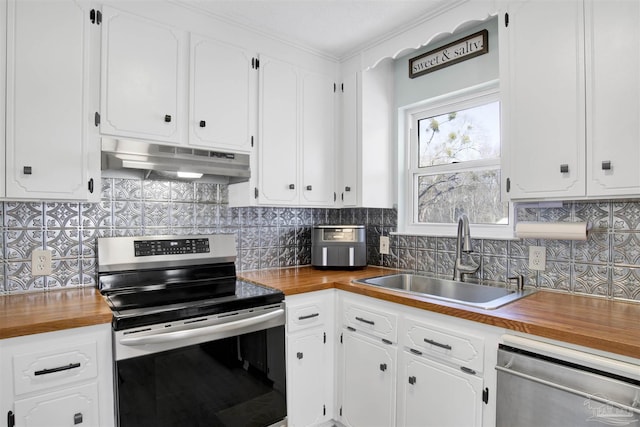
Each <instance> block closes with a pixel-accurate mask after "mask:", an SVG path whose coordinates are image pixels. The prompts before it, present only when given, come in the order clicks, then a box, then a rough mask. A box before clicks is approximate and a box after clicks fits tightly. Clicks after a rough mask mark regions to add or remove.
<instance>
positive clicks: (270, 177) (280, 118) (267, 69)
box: [258, 55, 299, 205]
mask: <svg viewBox="0 0 640 427" xmlns="http://www.w3.org/2000/svg"><path fill="white" fill-rule="evenodd" d="M259 95H260V98H259V130H258V134H259V139H258V156H259V161H258V163H259V165H258V173H259V179H258V181H259V182H258V188H259V195H258V200H259V201H260V203H264V204H274V205H287V204H289V205H291V204H294V205H295V204H297V202H298V191H299V189H298V145H297V143H298V71H297V69H296V68H295V67H294V66H292V65H290V64H287V63H285V62H281V61H278V60H275V59H273V58H269V57H265V56H263V55H261V57H260V93H259Z"/></svg>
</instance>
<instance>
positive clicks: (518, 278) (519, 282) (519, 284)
mask: <svg viewBox="0 0 640 427" xmlns="http://www.w3.org/2000/svg"><path fill="white" fill-rule="evenodd" d="M507 280H508V281H509V282H512V281H514V280H515V282H516V290H517V291H523V290H524V276H523V275H522V274H517V275H515V276H513V277H509V278H508V279H507Z"/></svg>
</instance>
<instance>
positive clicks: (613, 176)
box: [585, 0, 640, 196]
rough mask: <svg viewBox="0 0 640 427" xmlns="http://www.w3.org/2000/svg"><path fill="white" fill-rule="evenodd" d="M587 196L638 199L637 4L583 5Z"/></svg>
mask: <svg viewBox="0 0 640 427" xmlns="http://www.w3.org/2000/svg"><path fill="white" fill-rule="evenodd" d="M585 23H586V28H585V30H586V77H587V79H586V81H587V92H586V94H587V121H586V123H587V194H588V195H589V196H619V195H638V194H640V168H638V163H639V162H640V144H638V141H640V2H637V1H626V0H613V1H607V2H602V1H594V0H589V1H587V2H586V3H585Z"/></svg>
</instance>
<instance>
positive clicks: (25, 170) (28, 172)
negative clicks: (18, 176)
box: [22, 166, 32, 175]
mask: <svg viewBox="0 0 640 427" xmlns="http://www.w3.org/2000/svg"><path fill="white" fill-rule="evenodd" d="M31 172H32V171H31V166H23V167H22V173H23V174H25V175H31Z"/></svg>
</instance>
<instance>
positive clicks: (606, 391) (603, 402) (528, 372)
mask: <svg viewBox="0 0 640 427" xmlns="http://www.w3.org/2000/svg"><path fill="white" fill-rule="evenodd" d="M503 342H504V344H500V348H499V349H498V363H497V366H496V370H497V371H498V373H497V377H498V384H497V397H496V405H497V408H496V411H497V413H496V426H497V427H528V426H531V427H533V426H535V427H542V426H562V427H566V426H572V427H573V426H600V425H607V426H633V427H637V426H640V366H639V365H635V364H633V363H628V362H623V361H619V360H614V359H610V358H607V357H602V356H599V355H593V354H587V353H583V352H581V351H576V350H574V349H570V348H566V347H560V346H556V345H551V344H548V343H543V342H539V341H534V340H530V339H527V338H523V337H518V336H505V337H503Z"/></svg>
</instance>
